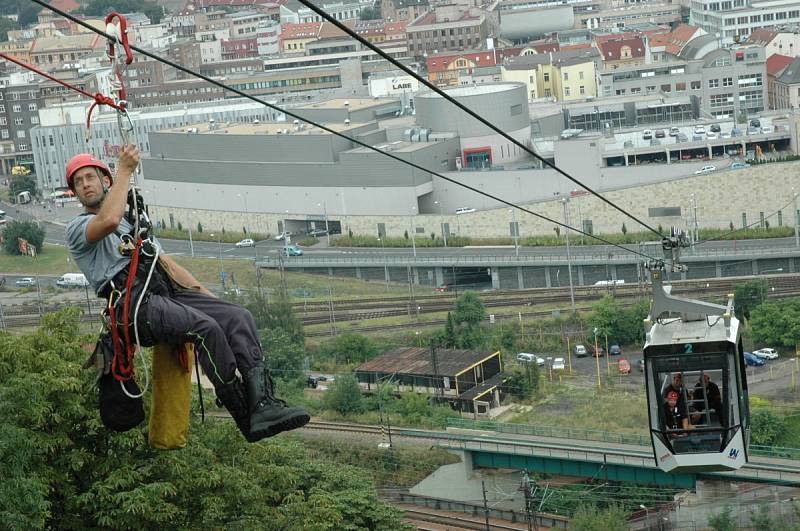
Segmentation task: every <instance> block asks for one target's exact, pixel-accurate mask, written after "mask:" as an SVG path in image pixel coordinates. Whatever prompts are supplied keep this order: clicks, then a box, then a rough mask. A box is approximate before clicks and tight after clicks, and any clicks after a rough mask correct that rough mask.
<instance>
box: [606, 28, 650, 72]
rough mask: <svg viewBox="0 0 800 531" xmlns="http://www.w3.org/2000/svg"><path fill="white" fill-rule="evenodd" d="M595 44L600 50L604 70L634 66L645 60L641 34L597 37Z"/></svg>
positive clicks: (644, 48) (644, 47)
mask: <svg viewBox="0 0 800 531" xmlns="http://www.w3.org/2000/svg"><path fill="white" fill-rule="evenodd" d="M595 46H596V47H597V49H598V50H599V51H600V57H601V59H602V60H603V68H604V69H605V70H614V69H617V68H620V67H623V66H635V65H640V64H642V63H644V62H645V54H646V46H645V42H644V39H643V38H642V36H641V35H632V36H620V37H617V36H615V35H611V36H604V37H603V38H601V37H599V36H598V37H597V39H596V40H595Z"/></svg>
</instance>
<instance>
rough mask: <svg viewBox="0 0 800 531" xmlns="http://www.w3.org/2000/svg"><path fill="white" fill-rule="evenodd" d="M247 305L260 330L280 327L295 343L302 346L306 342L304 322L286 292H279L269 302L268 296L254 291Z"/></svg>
mask: <svg viewBox="0 0 800 531" xmlns="http://www.w3.org/2000/svg"><path fill="white" fill-rule="evenodd" d="M245 307H246V308H247V309H248V310H250V313H252V314H253V318H254V319H255V321H256V327H257V328H258V329H259V330H261V329H263V328H266V329H269V330H275V329H279V330H282V331H283V332H284V333H286V335H287V336H288V337H289V339H290V340H291V342H292V343H294V344H295V345H300V346H301V347H302V346H303V345H304V344H305V333H304V332H303V323H302V321H300V319H298V318H297V315H295V313H294V308H293V307H292V303H291V302H290V301H289V297H288V296H287V295H286V294H285V293H283V292H279V293H278V294H277V295H276V296H275V297H273V299H272V302H267V299H266V297H264V296H263V295H261V294H260V293H254V294H252V295H251V296H250V298H249V299H248V301H247V303H246V304H245Z"/></svg>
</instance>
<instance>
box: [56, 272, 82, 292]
mask: <svg viewBox="0 0 800 531" xmlns="http://www.w3.org/2000/svg"><path fill="white" fill-rule="evenodd" d="M88 285H89V281H88V280H86V277H85V276H84V275H83V273H66V274H64V275H61V278H59V279H58V280H56V286H58V287H59V288H85V287H87V286H88Z"/></svg>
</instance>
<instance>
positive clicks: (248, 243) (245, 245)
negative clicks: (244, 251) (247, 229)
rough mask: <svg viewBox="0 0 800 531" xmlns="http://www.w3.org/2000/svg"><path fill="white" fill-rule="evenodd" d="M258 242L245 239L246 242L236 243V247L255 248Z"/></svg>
mask: <svg viewBox="0 0 800 531" xmlns="http://www.w3.org/2000/svg"><path fill="white" fill-rule="evenodd" d="M255 246H256V242H254V241H253V240H251V239H250V238H245V239H244V240H241V241H238V242H236V247H255Z"/></svg>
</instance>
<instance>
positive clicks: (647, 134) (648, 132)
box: [642, 129, 653, 140]
mask: <svg viewBox="0 0 800 531" xmlns="http://www.w3.org/2000/svg"><path fill="white" fill-rule="evenodd" d="M652 138H653V131H651V130H650V129H645V130H644V131H642V140H650V139H652Z"/></svg>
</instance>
